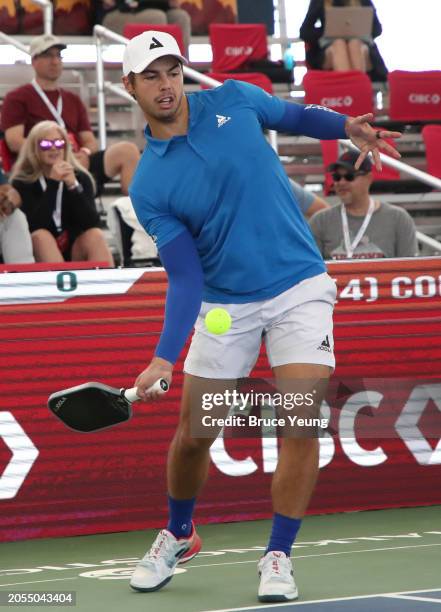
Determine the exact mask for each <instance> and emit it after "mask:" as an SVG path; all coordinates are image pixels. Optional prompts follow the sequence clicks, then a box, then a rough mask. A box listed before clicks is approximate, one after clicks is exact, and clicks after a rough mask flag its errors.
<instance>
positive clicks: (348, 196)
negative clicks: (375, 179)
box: [310, 151, 418, 259]
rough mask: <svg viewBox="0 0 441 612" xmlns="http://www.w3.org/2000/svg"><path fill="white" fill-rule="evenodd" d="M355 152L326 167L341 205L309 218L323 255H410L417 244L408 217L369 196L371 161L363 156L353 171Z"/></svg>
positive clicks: (414, 252)
mask: <svg viewBox="0 0 441 612" xmlns="http://www.w3.org/2000/svg"><path fill="white" fill-rule="evenodd" d="M358 155H359V154H358V153H355V152H352V151H347V152H346V153H343V155H341V156H340V157H339V159H338V160H337V161H336V162H335V163H334V164H331V165H330V166H329V168H328V170H329V171H330V172H332V173H333V174H332V177H333V179H334V187H335V192H336V194H337V196H338V197H339V198H340V200H341V204H338V205H337V206H333V207H332V208H329V209H328V210H323V211H320V212H318V213H316V214H315V215H314V216H313V217H312V218H311V220H310V225H311V230H312V233H313V234H314V237H315V239H316V242H317V245H318V247H319V249H320V251H321V253H322V255H323V258H324V259H352V258H354V259H355V258H356V259H372V258H378V257H414V256H415V255H417V254H418V245H417V239H416V230H415V225H414V223H413V220H412V218H411V216H410V215H409V213H407V212H406V211H405V210H403V209H402V208H399V207H397V206H392V205H391V204H387V203H386V202H379V201H375V200H374V199H373V198H371V197H370V195H369V189H370V186H371V183H372V164H371V162H370V160H369V159H368V158H366V159H364V161H363V163H362V164H361V166H360V168H359V169H358V170H356V169H355V167H354V166H355V162H356V160H357V158H358Z"/></svg>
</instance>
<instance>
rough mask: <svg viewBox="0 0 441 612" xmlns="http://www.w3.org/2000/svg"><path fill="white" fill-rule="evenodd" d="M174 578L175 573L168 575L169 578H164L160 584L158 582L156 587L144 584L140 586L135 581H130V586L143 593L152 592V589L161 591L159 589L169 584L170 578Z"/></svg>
mask: <svg viewBox="0 0 441 612" xmlns="http://www.w3.org/2000/svg"><path fill="white" fill-rule="evenodd" d="M172 578H173V574H172V575H171V576H168V578H166V579H165V580H163V581H162V582H160V583H159V584H157V585H156V586H154V587H149V588H146V587H143V586H138V585H137V584H136V583H134V582H130V586H131V587H132V589H134V590H135V591H140V592H141V593H151V592H152V591H159V589H162V587H163V586H165V585H166V584H167V582H170V580H171V579H172Z"/></svg>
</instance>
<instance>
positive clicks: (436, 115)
mask: <svg viewBox="0 0 441 612" xmlns="http://www.w3.org/2000/svg"><path fill="white" fill-rule="evenodd" d="M388 80H389V97H390V101H389V118H390V119H392V120H395V121H436V120H441V71H439V70H432V71H428V72H406V71H404V70H394V71H393V72H390V73H389V76H388Z"/></svg>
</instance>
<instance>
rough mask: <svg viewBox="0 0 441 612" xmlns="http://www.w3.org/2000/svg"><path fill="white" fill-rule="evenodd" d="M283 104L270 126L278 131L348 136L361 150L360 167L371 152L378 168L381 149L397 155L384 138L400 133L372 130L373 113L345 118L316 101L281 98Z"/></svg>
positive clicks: (323, 136)
mask: <svg viewBox="0 0 441 612" xmlns="http://www.w3.org/2000/svg"><path fill="white" fill-rule="evenodd" d="M281 102H282V104H284V105H285V108H284V113H283V115H282V117H281V118H280V119H279V121H278V122H276V124H273V125H272V126H271V127H272V128H273V129H276V130H277V131H282V132H291V133H294V134H303V135H305V136H311V137H312V138H319V139H320V140H338V139H345V138H349V139H350V140H351V142H352V143H353V144H354V145H355V146H356V147H358V149H360V155H359V157H358V160H357V162H356V164H355V167H356V168H359V167H360V165H361V164H362V162H363V160H364V159H365V157H366V156H367V155H368V154H369V153H372V157H373V160H374V164H375V167H376V168H377V169H378V170H381V160H380V150H381V151H382V152H383V153H387V154H388V155H390V156H391V157H395V158H397V159H398V158H400V157H401V155H400V153H399V152H398V151H397V150H396V149H395V148H394V147H393V146H392V145H390V144H389V143H388V142H386V140H385V139H386V138H400V136H401V132H390V131H389V130H380V131H377V130H375V129H374V128H373V127H372V126H371V125H370V123H369V122H370V121H373V119H374V116H373V114H372V113H367V114H366V115H360V116H358V117H348V116H347V115H342V114H340V113H336V112H335V111H333V110H330V109H329V108H326V107H324V106H318V105H315V104H307V105H301V104H294V103H292V102H284V101H283V100H282V101H281Z"/></svg>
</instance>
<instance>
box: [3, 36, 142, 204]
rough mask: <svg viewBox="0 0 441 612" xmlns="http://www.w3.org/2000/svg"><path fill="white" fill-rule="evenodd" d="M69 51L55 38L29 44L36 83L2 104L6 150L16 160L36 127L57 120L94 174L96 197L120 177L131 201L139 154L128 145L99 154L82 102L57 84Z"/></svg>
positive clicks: (131, 145) (132, 145)
mask: <svg viewBox="0 0 441 612" xmlns="http://www.w3.org/2000/svg"><path fill="white" fill-rule="evenodd" d="M65 48H66V45H65V44H64V43H63V42H62V41H61V40H60V39H59V38H57V37H56V36H53V35H52V34H44V35H42V36H37V37H36V38H34V39H33V40H32V41H31V45H30V54H31V57H32V66H33V68H34V71H35V78H34V79H33V80H32V82H31V83H28V84H26V85H23V86H21V87H18V88H17V89H14V90H13V91H11V92H9V93H8V94H7V95H6V97H5V99H4V102H3V107H2V115H1V127H2V130H3V132H4V134H5V139H6V144H7V145H8V148H9V149H10V150H11V152H12V153H14V154H15V155H17V154H18V153H19V151H20V149H21V147H22V146H23V144H24V142H25V140H26V137H27V135H28V134H29V132H30V130H31V129H32V127H33V126H34V125H35V124H36V123H39V122H40V121H47V120H49V121H54V120H55V121H56V122H57V123H58V125H59V126H60V127H61V128H63V129H66V130H67V132H68V134H69V140H70V141H71V143H72V148H73V151H74V154H75V157H76V158H77V160H78V161H79V163H80V164H81V165H82V166H83V167H85V168H86V169H88V170H89V171H90V172H91V174H92V175H93V177H94V179H95V182H96V184H97V187H98V191H100V190H101V188H102V185H103V184H104V183H106V182H107V181H109V180H111V179H113V178H114V177H116V176H119V177H120V181H121V190H122V192H123V193H124V194H125V195H127V193H128V187H129V183H130V181H131V179H132V176H133V173H134V171H135V168H136V165H137V163H138V160H139V157H140V155H139V151H138V149H137V147H136V146H135V145H134V144H133V143H130V142H125V141H121V142H118V143H116V144H112V145H110V146H109V147H108V148H107V149H106V150H104V151H100V150H99V148H98V143H97V140H96V138H95V136H94V134H93V132H92V129H91V126H90V121H89V118H88V114H87V110H86V108H85V106H84V104H83V102H82V101H81V99H80V98H79V96H77V95H76V94H74V93H72V92H70V91H67V90H65V89H62V88H61V87H60V86H59V84H58V81H59V79H60V76H61V73H62V71H63V62H62V59H61V51H62V50H63V49H65Z"/></svg>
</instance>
